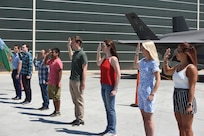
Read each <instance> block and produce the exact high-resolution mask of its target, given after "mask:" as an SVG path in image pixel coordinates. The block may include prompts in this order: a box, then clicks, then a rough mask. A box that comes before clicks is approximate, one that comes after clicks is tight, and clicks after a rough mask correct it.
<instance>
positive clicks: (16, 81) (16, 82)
mask: <svg viewBox="0 0 204 136" xmlns="http://www.w3.org/2000/svg"><path fill="white" fill-rule="evenodd" d="M16 75H17V70H16V69H14V70H13V71H12V74H11V77H12V79H13V86H14V88H15V91H16V97H19V98H21V84H20V76H19V78H18V79H16Z"/></svg>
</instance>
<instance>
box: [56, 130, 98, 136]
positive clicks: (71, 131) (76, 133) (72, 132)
mask: <svg viewBox="0 0 204 136" xmlns="http://www.w3.org/2000/svg"><path fill="white" fill-rule="evenodd" d="M56 131H57V132H65V133H67V134H75V135H85V136H87V135H88V136H96V135H98V133H91V132H85V131H78V130H70V129H67V128H61V129H59V128H58V129H57V130H56Z"/></svg>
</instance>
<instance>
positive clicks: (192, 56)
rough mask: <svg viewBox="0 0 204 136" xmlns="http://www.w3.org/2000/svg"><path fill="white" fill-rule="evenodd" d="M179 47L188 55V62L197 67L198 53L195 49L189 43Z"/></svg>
mask: <svg viewBox="0 0 204 136" xmlns="http://www.w3.org/2000/svg"><path fill="white" fill-rule="evenodd" d="M179 47H180V48H181V49H182V51H183V52H184V53H185V54H186V55H187V58H188V62H189V63H191V64H194V65H195V66H196V67H197V63H198V62H197V51H196V49H195V47H194V46H193V45H191V44H189V43H182V44H179Z"/></svg>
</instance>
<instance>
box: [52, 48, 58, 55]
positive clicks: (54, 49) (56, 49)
mask: <svg viewBox="0 0 204 136" xmlns="http://www.w3.org/2000/svg"><path fill="white" fill-rule="evenodd" d="M51 51H55V52H56V53H57V54H58V56H60V49H59V48H53V49H52V50H51Z"/></svg>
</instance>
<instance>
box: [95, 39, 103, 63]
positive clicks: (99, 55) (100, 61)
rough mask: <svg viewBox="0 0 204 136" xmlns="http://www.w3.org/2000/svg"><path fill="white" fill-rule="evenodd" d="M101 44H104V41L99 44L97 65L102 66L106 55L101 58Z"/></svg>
mask: <svg viewBox="0 0 204 136" xmlns="http://www.w3.org/2000/svg"><path fill="white" fill-rule="evenodd" d="M101 44H102V43H99V44H98V48H97V55H96V63H97V66H100V65H101V63H102V62H103V60H104V58H105V57H102V58H101Z"/></svg>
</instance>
